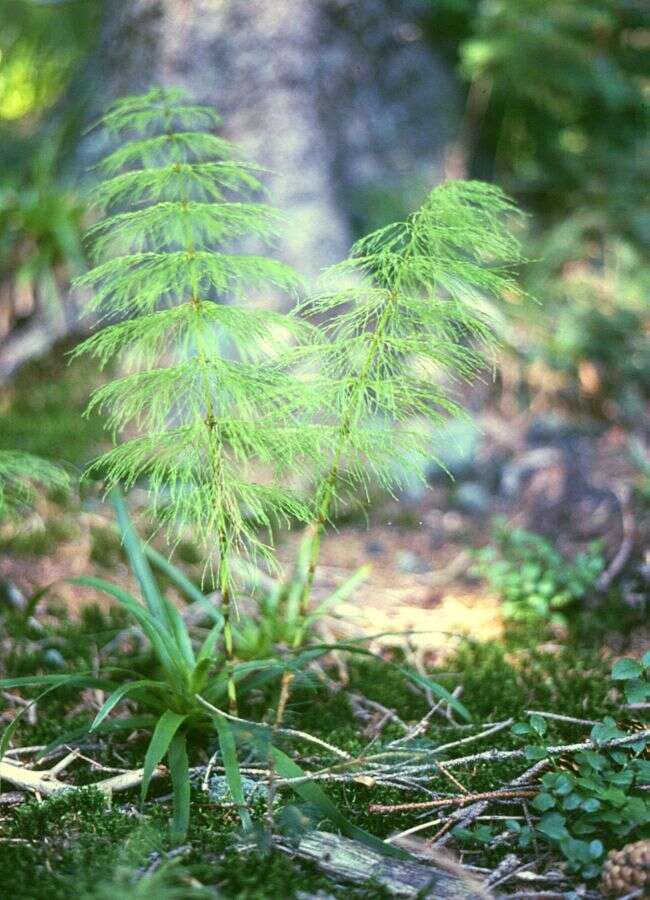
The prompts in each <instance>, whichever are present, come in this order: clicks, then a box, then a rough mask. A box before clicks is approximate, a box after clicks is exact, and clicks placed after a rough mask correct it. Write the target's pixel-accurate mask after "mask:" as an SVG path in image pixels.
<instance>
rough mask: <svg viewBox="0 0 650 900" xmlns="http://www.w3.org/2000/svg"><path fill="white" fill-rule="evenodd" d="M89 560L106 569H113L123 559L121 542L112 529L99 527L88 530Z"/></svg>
mask: <svg viewBox="0 0 650 900" xmlns="http://www.w3.org/2000/svg"><path fill="white" fill-rule="evenodd" d="M90 558H91V560H92V561H93V562H95V563H98V564H99V565H100V566H104V567H105V568H107V569H113V568H115V566H117V565H118V563H120V562H121V561H122V560H123V559H124V552H123V550H122V542H121V540H120V536H119V534H118V533H117V532H116V531H115V529H114V528H110V527H109V526H104V525H99V526H93V527H92V528H91V529H90Z"/></svg>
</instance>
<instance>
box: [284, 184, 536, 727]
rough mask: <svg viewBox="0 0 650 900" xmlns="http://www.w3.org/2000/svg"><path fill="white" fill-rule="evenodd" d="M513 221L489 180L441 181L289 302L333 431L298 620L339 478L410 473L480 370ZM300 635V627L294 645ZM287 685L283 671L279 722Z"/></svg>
mask: <svg viewBox="0 0 650 900" xmlns="http://www.w3.org/2000/svg"><path fill="white" fill-rule="evenodd" d="M516 217H517V211H516V209H515V207H514V205H513V204H512V203H511V201H510V200H509V199H508V198H507V197H506V196H505V195H504V194H503V193H502V192H501V191H500V190H499V189H498V188H496V187H493V186H491V185H487V184H483V183H481V182H463V181H451V182H448V183H446V184H443V185H441V186H440V187H437V188H435V189H434V190H433V191H432V192H431V193H430V194H429V196H428V198H427V199H426V201H425V202H424V204H423V205H422V206H421V207H420V209H418V210H417V211H416V212H414V213H413V214H412V215H411V216H409V217H408V219H407V220H406V221H405V222H397V223H394V224H392V225H388V226H387V227H385V228H381V229H379V230H378V231H375V232H373V233H372V234H370V235H368V236H367V237H364V238H362V239H361V240H359V241H357V243H356V244H354V246H353V247H352V250H351V253H350V256H349V258H348V259H346V260H344V261H343V262H341V263H339V264H338V265H335V266H333V267H331V268H330V269H329V270H327V271H326V273H325V278H324V282H325V285H326V287H325V288H324V290H323V291H322V292H321V293H319V294H316V295H315V296H314V297H311V298H309V299H308V300H307V301H306V302H305V303H303V304H302V305H301V306H300V307H299V311H300V313H301V314H302V315H307V316H312V317H315V318H319V319H324V320H325V324H324V325H323V326H322V333H323V335H324V338H325V341H324V342H323V343H322V344H320V345H314V346H313V347H310V348H307V350H306V351H303V350H299V351H298V352H299V354H301V355H302V356H305V357H306V358H307V359H313V357H314V356H315V357H316V360H315V363H316V364H315V367H314V369H313V370H312V378H313V379H314V380H315V382H316V383H317V384H318V389H317V394H318V396H319V398H320V399H321V402H322V403H323V405H324V407H325V408H326V409H328V410H329V420H330V422H331V429H332V434H333V444H332V447H333V449H332V452H331V458H330V460H329V464H328V465H327V466H326V468H325V469H324V472H323V474H322V476H321V478H320V482H319V484H318V486H317V490H316V495H315V502H314V513H313V521H312V524H311V527H310V528H309V529H308V532H307V537H306V543H307V554H306V555H307V557H308V562H307V566H306V571H304V572H303V573H302V579H303V586H302V594H301V600H300V613H301V617H302V620H303V621H307V616H308V610H309V604H310V598H311V592H312V587H313V582H314V575H315V570H316V566H317V563H318V558H319V552H320V543H321V537H322V534H323V531H324V528H325V526H326V524H327V522H328V521H329V520H330V517H331V514H332V509H333V505H334V504H335V502H336V499H337V492H338V491H339V490H340V488H341V486H342V485H343V486H347V487H348V488H349V487H361V488H362V489H364V490H365V489H366V488H367V485H368V482H369V476H373V477H375V478H377V479H378V480H379V481H380V483H382V484H383V485H384V486H385V487H387V488H388V489H389V490H390V489H391V488H395V487H397V486H398V483H399V480H400V477H399V475H398V474H397V473H399V472H402V473H404V471H405V469H406V468H407V467H408V465H409V463H410V464H412V466H413V468H414V470H415V473H416V474H418V475H419V474H420V473H421V472H422V471H423V469H424V466H425V465H426V463H427V462H429V461H430V459H431V449H430V437H429V435H430V428H428V427H427V426H431V425H433V426H440V425H442V424H443V423H444V419H445V417H446V416H448V415H450V414H451V415H458V414H460V413H461V412H462V410H461V408H460V406H459V405H458V402H457V401H456V400H455V399H454V396H453V387H454V382H457V381H459V380H463V381H470V380H471V379H473V378H474V377H476V375H477V374H479V373H480V371H481V370H483V369H484V368H485V366H486V361H487V356H486V348H487V347H489V345H490V344H492V343H493V339H494V335H493V315H492V310H493V304H494V301H496V300H499V299H501V298H503V297H504V296H505V295H506V294H508V293H512V292H513V291H514V290H515V282H514V280H513V274H512V269H513V267H514V265H515V264H516V263H518V262H520V261H521V254H520V248H519V242H518V241H517V239H516V237H515V236H514V235H513V234H512V232H511V231H510V228H509V224H510V221H509V220H511V219H513V218H516ZM423 426H424V427H423ZM303 631H304V629H303ZM302 640H303V635H302V633H301V630H300V629H299V630H298V631H297V632H296V640H295V648H296V649H297V647H298V646H300V643H301V641H302ZM289 682H290V676H289V674H287V675H286V676H285V679H284V682H283V691H282V697H281V701H280V704H279V708H278V715H279V718H281V717H282V713H283V709H284V705H285V703H286V699H287V695H288V688H289Z"/></svg>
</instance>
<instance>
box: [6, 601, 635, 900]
mask: <svg viewBox="0 0 650 900" xmlns="http://www.w3.org/2000/svg"><path fill="white" fill-rule="evenodd" d="M626 618H627V621H626ZM44 620H45V621H46V622H47V627H46V633H45V636H44V634H43V631H42V629H41V628H39V627H35V625H34V623H33V622H32V623H31V624H30V623H29V622H26V621H25V619H24V616H23V615H20V614H18V613H15V612H11V611H5V613H4V614H3V631H4V633H5V635H10V636H11V638H5V640H4V641H3V642H2V660H1V667H2V670H3V672H11V673H12V675H15V676H18V675H24V674H30V673H34V672H43V671H48V659H50V657H49V656H48V655H47V650H48V649H53V648H56V650H57V651H58V654H59V655H60V656H59V657H57V658H60V660H62V661H63V663H62V665H63V666H64V667H65V670H77V671H78V670H80V669H92V667H93V665H94V664H96V658H97V653H98V648H105V647H106V646H108V645H109V644H110V642H111V641H113V639H114V638H115V637H116V636H117V635H118V634H119V633H120V632H121V629H122V628H123V626H124V624H125V623H124V621H123V619H122V616H121V615H120V614H119V613H116V612H114V611H112V612H109V613H108V614H107V613H105V612H100V611H99V610H97V609H95V608H93V607H88V608H86V609H85V611H84V612H83V614H82V615H81V617H80V618H77V619H71V618H68V617H67V616H66V613H65V611H64V610H63V609H57V608H49V609H48V610H47V614H46V616H44ZM614 620H616V622H617V632H616V633H617V639H618V642H619V646H622V647H623V648H624V646H625V642H626V640H627V638H626V631H627V630H629V629H633V627H634V616H633V615H632V614H630V613H629V612H628V613H626V614H625V615H623V612H622V610H621V609H620V608H617V607H616V599H615V598H613V597H612V598H609V600H608V601H607V602H606V603H605V605H604V606H603V609H602V610H601V613H600V614H598V615H596V616H595V615H594V614H590V615H584V616H583V617H582V619H577V620H576V621H575V623H574V627H573V628H572V629H571V631H570V633H569V634H568V636H566V637H565V640H564V641H563V642H562V643H558V642H557V641H554V640H553V639H552V636H551V635H550V634H548V635H541V636H540V633H539V629H537V630H536V631H535V632H526V631H525V630H520V631H515V632H511V633H510V634H509V636H508V637H507V638H506V640H505V642H500V643H496V642H490V643H480V642H465V643H464V644H463V645H462V646H461V647H460V648H459V649H458V650H457V651H456V652H455V653H454V654H453V655H452V656H450V657H448V658H447V659H446V660H445V662H444V665H443V666H441V667H440V668H438V669H432V671H431V674H432V675H433V676H434V677H435V678H436V680H437V681H439V682H440V683H441V684H443V685H444V686H446V687H447V688H449V689H451V688H454V687H457V686H458V685H460V686H462V689H463V693H462V697H463V702H464V703H465V704H466V705H467V706H468V707H469V709H470V710H471V712H472V715H473V717H474V720H475V722H476V723H481V724H484V723H488V722H491V721H492V722H495V721H500V720H503V719H504V718H507V717H513V718H515V719H522V718H525V715H524V712H525V710H527V709H538V710H547V711H555V712H557V711H561V712H562V713H563V714H565V715H568V716H575V717H577V718H586V719H591V718H593V719H596V718H601V717H602V716H603V715H605V714H608V713H613V712H615V698H614V696H613V694H612V690H611V682H610V681H609V680H608V678H607V673H608V661H607V660H606V659H605V658H604V656H603V653H602V650H601V649H600V645H601V643H602V640H603V637H604V635H605V633H607V632H608V631H611V626H612V622H613V621H614ZM595 621H598V622H599V623H600V625H599V627H598V628H596V626H595V625H594V622H595ZM621 626H624V627H623V628H622V627H621ZM540 637H542V640H540ZM115 646H116V649H115V650H114V651H112V652H111V654H110V657H109V659H104V662H105V663H106V662H109V663H110V664H113V665H127V664H128V665H130V666H136V665H137V667H138V669H139V670H141V671H144V672H147V671H148V670H149V669H151V666H152V662H151V661H150V660H149V659H148V657H147V655H146V653H141V654H140V656H139V657H137V658H134V656H133V648H130V649H129V647H128V642H127V644H124V646H123V647H122V649H120V642H119V641H118V642H116V644H115ZM349 679H350V680H349V684H348V685H347V686H345V687H341V688H340V689H339V690H333V689H332V685H331V683H323V682H322V681H321V680H319V679H317V678H310V679H305V680H303V681H302V682H301V683H300V684H298V685H297V687H296V690H295V692H294V694H293V698H292V702H291V705H290V708H289V713H288V724H289V725H291V726H293V727H294V728H300V729H302V730H304V731H307V732H309V733H310V734H312V735H315V736H319V737H322V738H324V739H325V740H327V741H329V742H331V743H333V744H336V745H337V746H338V747H340V748H342V749H344V750H347V751H349V752H352V753H363V752H364V748H367V745H368V741H369V736H368V734H367V733H366V734H365V735H364V734H363V729H364V727H366V726H365V725H364V723H363V722H360V721H359V718H358V717H357V715H355V712H354V710H353V706H352V704H351V703H350V697H351V694H352V693H354V694H355V695H362V696H364V697H365V698H367V699H368V700H370V701H374V702H375V703H378V704H381V706H383V707H385V708H387V709H391V710H394V711H395V712H396V713H397V714H398V715H399V717H400V718H401V719H402V720H403V721H404V722H406V723H414V722H417V721H418V720H419V719H420V718H421V717H422V716H423V715H424V714H425V713H426V711H427V709H428V704H427V700H426V697H425V696H424V694H423V693H422V692H420V691H418V690H415V689H414V688H413V686H412V685H411V684H410V683H409V682H408V681H407V679H405V678H404V676H403V675H402V674H401V673H400V672H399V671H397V670H396V669H395V668H393V667H390V666H387V665H385V663H383V662H381V661H379V660H374V659H360V660H359V659H356V660H355V659H354V658H353V659H351V660H350V662H349ZM94 702H95V701H94V700H93V698H92V697H88V696H85V697H84V696H83V695H82V696H80V695H79V693H75V692H74V691H73V690H72V689H69V688H64V689H62V690H60V691H57V692H53V693H52V694H50V695H48V696H47V697H44V698H42V699H41V700H40V701H39V703H38V706H37V715H36V718H35V721H34V720H32V721H31V722H30V721H29V720H28V717H27V716H23V718H22V720H21V722H20V725H19V727H18V729H17V731H16V733H15V734H14V737H13V744H14V746H28V745H34V744H39V745H46V744H48V743H49V742H51V741H56V740H57V739H58V738H59V737H60V735H61V734H62V732H71V731H74V729H75V728H77V727H79V726H81V725H82V724H83V723H84V722H87V721H88V718H89V716H90V715H92V708H93V703H94ZM273 702H274V694H273V691H271V690H269V691H265V692H260V693H258V694H257V695H252V696H251V698H249V700H248V701H247V705H246V708H245V709H244V711H243V712H244V715H246V716H247V717H250V718H252V719H256V718H257V719H259V718H261V717H263V716H264V715H265V713H267V712H268V710H269V708H270V707H271V706H272V704H273ZM11 711H12V704H11V702H9V703H8V704H7V708H6V711H5V713H4V718H5V722H6V721H7V720H8V719H9V717H10V715H11ZM366 724H367V723H366ZM471 733H473V731H472V728H471V727H468V726H467V725H461V724H457V723H454V722H453V721H449V720H448V719H447V718H445V717H444V716H439V717H434V718H433V719H432V721H431V725H430V728H429V730H428V731H427V734H426V737H427V738H428V739H430V740H432V741H433V742H435V743H437V744H439V743H442V742H444V743H447V742H451V741H453V740H455V739H458V738H461V737H466V736H468V735H469V734H471ZM127 734H128V733H127ZM401 734H403V731H402V728H401V726H400V725H398V724H397V723H394V722H389V723H388V724H387V725H385V727H383V729H382V730H381V732H380V733H379V734H378V735H377V736H376V743H375V749H378V748H379V747H380V746H381V744H382V742H384V743H385V742H388V741H389V740H391V739H394V738H396V737H399V736H400V735H401ZM550 737H551V738H552V739H553V740H555V739H557V741H558V742H559V743H561V742H570V741H573V740H579V739H582V738H584V729H581V728H580V726H577V725H572V724H566V723H552V724H551V729H550ZM145 746H146V734H145V733H144V732H142V731H138V730H136V729H134V730H133V732H132V733H130V734H128V737H126V738H125V737H124V736H120V737H118V735H117V734H116V735H109V736H102V737H101V739H99V738H95V739H85V740H84V741H83V742H82V750H83V753H84V754H85V755H86V756H88V757H91V758H93V759H95V760H97V761H98V762H100V763H101V764H102V765H103V766H106V767H110V766H116V767H126V768H129V767H137V766H139V765H141V763H142V758H143V753H144V749H145ZM490 746H498V747H499V748H501V749H509V748H513V747H520V746H521V740H520V739H519V738H517V737H515V736H513V735H511V734H510V732H509V731H507V730H506V731H502V732H500V733H499V734H498V735H496V736H495V739H494V740H493V741H486V742H482V743H475V744H471V745H470V747H469V748H467V750H465V749H464V748H461V750H463V752H469V751H470V750H473V751H477V750H483V749H489V747H490ZM213 749H214V740H213V738H212V737H211V736H210V735H209V734H203V735H197V737H196V739H195V740H194V742H193V745H192V755H193V759H192V760H191V762H192V764H193V765H195V766H196V767H197V768H198V767H201V766H202V765H204V764H205V762H206V760H207V759H208V757H209V755H210V754H211V752H212V750H213ZM461 750H456V751H454V752H453V754H452V755H459V753H460V752H461ZM293 752H294V753H295V752H297V753H299V754H301V755H303V757H305V758H308V757H309V756H310V748H308V747H307V746H300V744H298V745H294V750H293ZM519 765H520V768H522V770H523V768H525V765H526V764H525V763H522V764H519ZM454 771H455V775H456V777H457V778H458V779H459V780H460V781H461V783H462V784H463V785H464V787H466V788H467V789H468V790H470V791H485V790H491V789H494V788H497V787H499V786H500V785H501V784H503V783H504V782H506V781H508V780H510V779H511V778H512V777H513V775H514V774H516V771H514V770H513V763H512V762H506V763H503V762H502V763H495V762H489V763H488V762H483V763H480V764H477V763H473V764H469V765H467V766H465V767H461V768H459V769H456V770H454ZM66 777H68V778H69V779H70V780H71V781H73V782H75V783H83V782H84V781H85V780H89V781H92V780H95V779H96V778H97V777H98V776H97V774H89V769H88V766H87V765H86V766H84V764H83V762H81V761H80V762H79V764H75V765H73V766H72V767H71V768H70V769H68V772H67V776H66ZM198 780H199V779H198V776H197V783H196V785H195V786H194V788H193V803H192V823H191V829H190V833H189V836H188V839H187V841H186V843H185V844H184V845H183V846H182V847H181V848H173V847H172V845H171V844H170V842H169V837H168V832H167V825H168V819H169V814H170V803H169V796H168V794H169V784H168V783H166V781H165V779H162V780H161V781H159V782H158V783H157V784H156V786H155V790H154V791H153V793H152V797H151V799H150V800H149V801H148V802H147V803H146V804H145V806H144V807H143V808H140V806H139V802H138V796H137V791H136V790H134V791H132V792H128V793H123V794H119V795H115V796H114V798H113V803H112V806H110V807H109V806H108V804H107V802H106V800H105V798H104V797H103V796H102V795H101V794H99V793H98V792H97V791H95V790H93V789H85V790H84V791H81V792H71V793H68V794H64V795H61V796H58V797H54V798H52V799H48V800H45V801H44V802H39V801H38V800H36V799H29V800H28V799H24V800H23V801H22V802H19V803H16V804H15V805H14V804H13V803H11V802H7V803H4V802H3V805H2V806H0V883H1V884H3V885H5V886H7V885H10V892H9V893H8V894H5V896H7V897H12V898H16V900H20V898H24V900H39V898H48V900H58V898H66V900H67V898H69V897H83V898H86V897H88V898H90V897H94V898H104V897H105V898H109V897H118V896H119V897H152V898H153V897H156V898H158V897H179V898H180V897H194V896H224V897H241V898H247V897H251V898H253V897H270V898H272V897H294V896H297V894H298V893H299V892H300V891H306V892H308V893H317V892H318V890H320V889H323V890H325V891H327V892H329V894H330V895H333V896H340V897H343V896H348V897H354V898H356V897H368V898H370V897H381V896H382V890H381V889H380V888H379V887H378V886H377V885H370V886H366V887H364V888H363V889H361V888H351V887H350V886H349V885H347V886H343V885H336V884H333V883H332V882H331V881H329V880H328V879H326V878H325V876H324V875H322V874H321V873H320V872H318V871H317V870H316V869H315V868H314V867H312V866H310V865H307V864H305V863H303V862H299V861H297V860H296V859H294V858H292V857H290V856H289V855H287V854H286V853H282V852H280V851H278V850H273V851H271V850H269V849H268V832H269V829H270V828H271V827H272V828H273V830H274V831H275V833H282V832H285V833H286V840H287V841H288V842H290V841H291V837H292V834H294V833H295V830H296V829H297V828H300V827H304V826H305V824H306V823H309V822H310V821H311V823H312V824H320V825H321V826H322V825H324V826H325V827H327V823H323V822H319V821H318V817H317V815H316V813H315V811H314V810H313V809H310V808H309V807H308V806H306V805H305V804H304V803H303V802H302V801H301V800H300V798H298V797H296V796H295V795H292V794H290V793H288V792H286V791H282V792H281V793H280V796H279V799H278V801H277V802H276V806H275V811H274V816H273V824H272V826H271V824H270V819H269V817H268V815H267V813H266V811H265V810H264V809H262V806H263V805H264V804H263V803H260V804H258V806H257V807H256V808H255V810H254V812H255V821H256V827H257V833H256V835H255V836H254V837H253V838H251V836H250V835H247V836H243V835H242V834H241V833H240V829H239V825H238V819H237V816H236V814H235V813H234V811H233V810H232V809H231V808H229V807H228V805H227V804H226V805H225V806H224V805H220V804H219V803H216V802H214V801H211V800H210V798H209V797H208V796H207V795H206V794H204V793H203V792H202V791H201V789H200V785H199V783H198ZM430 787H431V788H433V789H434V790H436V789H438V790H441V791H444V790H448V788H449V783H448V782H445V779H444V778H443V776H442V775H440V776H439V781H436V780H435V779H434V780H433V781H432V782H431V784H430ZM3 790H4V791H5V792H9V791H10V786H9V785H6V784H5V785H4V786H3ZM328 793H329V794H330V796H331V797H332V799H333V800H334V801H335V802H336V803H337V805H338V806H339V808H340V809H341V810H342V811H343V812H344V814H345V815H346V816H347V817H348V819H349V820H350V821H352V822H354V823H355V824H357V825H360V826H361V827H363V828H365V829H367V830H369V831H371V832H373V833H374V834H376V835H379V836H386V835H389V834H390V833H394V832H396V831H400V830H403V829H406V828H408V827H410V826H411V825H412V824H414V822H417V821H418V820H417V819H415V818H414V816H413V813H411V812H407V813H398V814H390V815H387V814H377V813H372V812H370V811H369V804H371V803H387V804H390V803H396V802H403V801H404V800H405V799H408V798H409V795H408V794H406V795H405V794H404V793H403V792H398V791H396V790H393V789H386V788H376V787H375V788H373V787H368V786H366V785H363V784H351V783H347V784H345V785H340V784H339V785H332V786H330V787H328ZM2 799H3V800H7V801H11V800H12V797H11V795H9V794H4V795H3V797H2ZM13 799H15V798H13ZM457 849H458V848H457ZM464 852H465V860H466V861H467V862H469V863H471V864H472V865H479V866H487V867H489V866H493V865H495V864H496V863H498V861H499V859H500V858H501V857H502V856H503V853H504V852H505V851H503V850H500V849H499V848H497V849H493V850H489V851H487V850H483V851H481V850H480V849H479V850H478V851H477V850H476V848H473V849H472V848H471V847H466V848H464Z"/></svg>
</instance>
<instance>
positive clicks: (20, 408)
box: [0, 342, 106, 465]
mask: <svg viewBox="0 0 650 900" xmlns="http://www.w3.org/2000/svg"><path fill="white" fill-rule="evenodd" d="M72 346H73V345H72V343H70V342H67V343H64V344H57V345H55V346H54V347H53V348H52V350H51V351H50V352H49V353H48V354H47V355H46V356H45V357H43V358H42V359H40V360H36V361H32V362H30V363H28V364H27V365H26V366H24V367H23V368H22V369H21V370H20V372H19V373H18V375H17V377H16V379H15V380H14V382H13V384H12V386H11V388H10V389H7V390H6V396H5V398H4V402H3V403H2V404H1V405H0V449H6V450H16V449H18V450H25V451H28V452H30V453H35V454H37V455H38V456H43V457H45V458H47V459H55V460H65V461H67V462H69V463H72V464H75V465H76V464H80V463H84V462H86V461H87V460H88V459H89V458H90V457H91V456H92V455H93V453H94V451H95V448H96V447H97V446H98V445H100V444H101V443H102V442H104V441H105V440H106V434H105V432H104V429H103V426H102V420H101V418H100V417H99V416H97V415H94V416H90V417H88V418H84V417H82V413H83V410H84V409H85V406H86V403H87V402H88V397H89V395H90V391H91V389H92V387H93V386H97V385H98V384H100V383H101V380H102V376H101V375H99V374H98V372H97V367H96V365H95V364H94V363H92V362H90V361H88V360H82V361H79V360H75V362H74V363H72V364H71V365H70V366H68V365H67V361H66V352H67V351H68V350H70V349H71V348H72ZM72 436H73V439H71V437H72Z"/></svg>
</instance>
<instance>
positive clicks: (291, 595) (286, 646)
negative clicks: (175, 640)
mask: <svg viewBox="0 0 650 900" xmlns="http://www.w3.org/2000/svg"><path fill="white" fill-rule="evenodd" d="M369 571H370V567H369V566H361V567H360V568H359V569H357V571H356V572H354V573H353V574H352V575H350V576H349V578H346V579H345V580H344V581H343V582H342V584H340V585H339V586H338V587H337V588H336V590H334V591H332V593H331V594H330V595H329V596H327V597H326V598H325V599H324V600H321V601H320V602H319V603H318V604H317V605H316V606H315V607H314V608H313V609H310V610H309V612H308V614H307V616H306V617H303V616H302V615H301V611H300V596H301V592H302V581H301V580H300V579H294V580H293V581H291V582H288V583H284V582H280V581H275V582H274V583H273V584H272V585H269V586H267V587H266V589H264V590H262V591H260V592H259V594H258V593H256V592H253V599H254V601H255V609H254V611H253V614H252V615H248V616H241V617H240V618H239V620H238V621H237V622H236V623H235V624H234V625H233V641H234V646H235V655H236V656H237V658H238V659H243V660H254V659H265V658H268V657H272V656H274V655H278V654H280V655H282V654H283V653H286V652H287V651H291V650H293V651H294V652H295V650H296V648H297V647H298V646H300V644H301V643H302V642H304V641H308V640H309V638H310V636H311V634H312V632H313V629H314V627H315V625H316V623H317V622H318V620H319V619H321V618H322V617H323V616H325V615H327V614H328V613H330V612H333V611H335V609H336V605H337V603H340V602H342V601H343V600H345V599H346V597H349V596H350V595H351V594H353V593H354V591H355V590H356V588H357V587H358V586H359V585H360V584H361V583H362V582H363V581H364V580H365V579H366V578H367V577H368V574H369Z"/></svg>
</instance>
